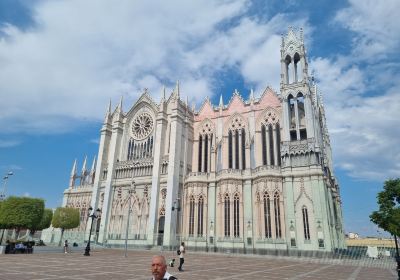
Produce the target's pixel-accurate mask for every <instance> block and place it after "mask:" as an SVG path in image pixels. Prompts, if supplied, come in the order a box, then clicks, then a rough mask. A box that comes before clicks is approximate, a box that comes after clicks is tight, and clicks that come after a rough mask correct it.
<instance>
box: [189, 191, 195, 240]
mask: <svg viewBox="0 0 400 280" xmlns="http://www.w3.org/2000/svg"><path fill="white" fill-rule="evenodd" d="M194 206H195V204H194V196H193V195H192V196H191V197H190V202H189V235H193V234H194Z"/></svg>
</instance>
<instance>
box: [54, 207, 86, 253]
mask: <svg viewBox="0 0 400 280" xmlns="http://www.w3.org/2000/svg"><path fill="white" fill-rule="evenodd" d="M79 223H80V217H79V210H78V209H76V208H69V207H58V208H57V209H56V211H55V212H54V215H53V220H52V221H51V224H52V225H53V227H55V228H59V229H61V238H60V241H59V243H58V246H61V241H62V238H63V235H64V231H65V230H66V229H72V228H76V227H77V226H79Z"/></svg>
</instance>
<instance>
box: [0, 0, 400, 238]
mask: <svg viewBox="0 0 400 280" xmlns="http://www.w3.org/2000/svg"><path fill="white" fill-rule="evenodd" d="M399 9H400V2H399V1H396V0H386V1H380V2H379V1H378V2H377V1H371V0H351V1H341V0H340V1H327V0H321V1H294V0H287V1H275V0H273V1H262V0H254V1H246V0H237V1H230V0H224V1H183V0H182V1H177V0H171V1H159V2H158V3H157V4H154V2H152V1H128V0H125V1H99V0H88V1H79V0H70V1H63V0H58V1H42V0H34V1H23V0H19V1H18V0H0V97H1V99H0V100H1V102H0V128H1V129H0V172H2V173H4V174H6V173H7V172H9V171H13V172H14V175H13V176H11V177H10V178H9V180H8V187H7V191H8V192H7V193H8V195H26V196H32V197H42V198H44V199H45V200H46V206H47V207H57V206H59V205H60V204H61V200H62V192H63V190H64V189H65V188H66V187H67V184H68V180H69V174H70V171H71V168H72V163H73V161H74V159H75V158H77V160H78V169H79V170H80V169H81V165H82V162H83V159H84V157H85V155H87V156H88V158H89V166H90V165H91V160H92V158H93V157H94V155H96V154H97V149H98V140H99V130H100V127H101V122H102V120H103V117H104V114H105V110H106V107H107V105H108V102H109V100H111V101H112V104H113V106H115V105H116V104H117V103H118V101H119V99H120V97H121V96H123V97H124V110H125V111H127V110H129V108H130V106H131V105H132V104H133V103H134V101H135V99H136V98H137V97H138V96H139V95H140V93H141V92H142V91H143V89H144V88H148V89H149V91H150V93H151V95H152V96H153V98H154V99H155V100H156V101H158V100H159V99H160V96H161V89H162V87H163V85H165V86H166V87H167V90H168V91H169V92H171V91H172V88H173V87H174V84H175V82H176V81H177V80H179V81H180V88H181V93H182V95H183V98H186V96H188V98H189V100H190V102H191V103H195V104H196V106H197V108H199V106H200V104H201V103H202V102H203V100H204V98H206V97H207V96H208V97H210V99H211V101H212V102H213V103H214V104H218V101H219V96H220V95H221V94H222V95H223V97H224V100H225V102H227V101H228V100H229V97H230V96H231V94H232V92H233V91H234V89H235V88H236V89H238V90H239V92H240V93H241V95H242V96H243V97H244V98H245V99H247V98H248V95H249V91H250V89H254V91H255V95H256V97H258V96H260V94H261V92H262V91H263V90H264V88H265V87H266V86H267V85H269V86H271V87H272V88H274V89H276V90H278V89H279V77H280V76H279V75H280V61H279V60H280V57H279V45H280V40H281V34H282V33H286V32H287V30H288V26H293V27H295V28H300V27H302V28H303V29H304V35H305V40H306V48H307V53H308V62H309V69H310V70H312V71H313V72H314V73H315V78H316V81H317V82H318V87H319V89H320V90H321V92H322V94H323V99H324V104H325V108H326V113H327V122H328V127H329V131H330V134H331V143H332V148H333V157H334V164H335V173H336V175H337V177H338V179H339V182H340V186H341V195H342V200H343V213H344V220H345V228H346V231H347V232H349V231H352V232H358V233H360V234H362V235H364V236H366V235H377V229H376V227H375V226H374V225H372V224H371V223H370V222H369V218H368V216H369V214H370V213H371V211H373V210H375V209H376V207H377V206H376V194H377V192H378V191H380V190H381V189H382V185H383V182H384V180H385V179H387V178H394V177H396V176H397V177H398V176H399V174H400V172H399V171H400V164H399V162H400V156H399V155H400V145H398V143H399V142H398V140H397V139H399V138H400V129H399V128H398V120H399V119H400V118H399V117H400V113H399V112H400V99H399V94H398V93H399V88H400V87H399V86H400V85H399V84H400V71H399V70H400V56H399V54H398V49H399V47H400V31H399V27H398V26H400V17H398V15H397V11H398V10H399Z"/></svg>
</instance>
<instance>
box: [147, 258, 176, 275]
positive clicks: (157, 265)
mask: <svg viewBox="0 0 400 280" xmlns="http://www.w3.org/2000/svg"><path fill="white" fill-rule="evenodd" d="M151 274H153V280H163V279H165V280H177V279H178V278H176V277H174V276H172V275H171V274H169V273H168V272H167V262H166V261H165V257H164V256H154V257H153V259H152V262H151Z"/></svg>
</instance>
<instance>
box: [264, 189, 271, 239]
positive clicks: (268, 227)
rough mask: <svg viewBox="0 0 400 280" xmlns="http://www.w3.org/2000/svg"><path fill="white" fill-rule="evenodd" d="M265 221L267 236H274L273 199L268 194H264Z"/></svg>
mask: <svg viewBox="0 0 400 280" xmlns="http://www.w3.org/2000/svg"><path fill="white" fill-rule="evenodd" d="M264 223H265V237H266V238H272V230H271V199H270V198H269V195H268V194H264Z"/></svg>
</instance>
